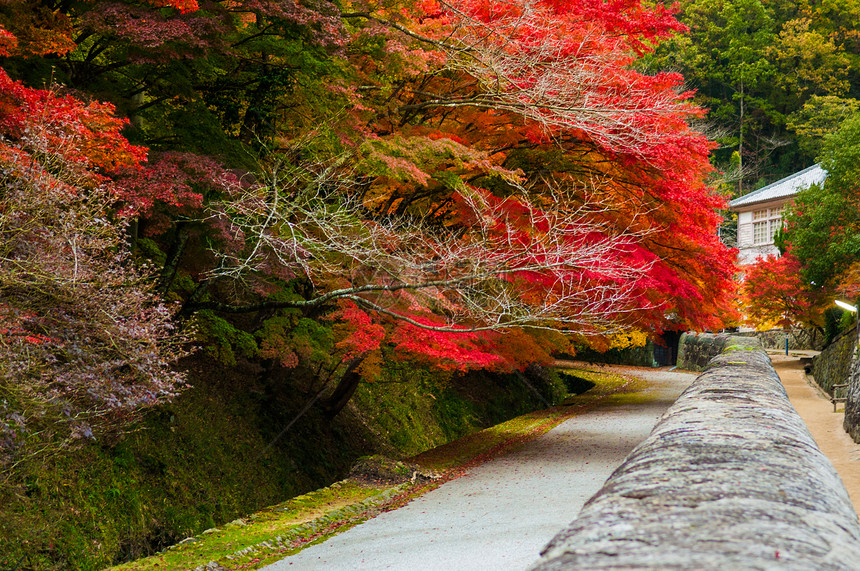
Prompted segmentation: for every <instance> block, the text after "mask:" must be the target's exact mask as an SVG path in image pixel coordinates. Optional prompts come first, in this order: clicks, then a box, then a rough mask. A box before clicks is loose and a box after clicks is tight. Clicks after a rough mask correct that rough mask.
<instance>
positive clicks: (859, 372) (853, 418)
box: [842, 337, 860, 442]
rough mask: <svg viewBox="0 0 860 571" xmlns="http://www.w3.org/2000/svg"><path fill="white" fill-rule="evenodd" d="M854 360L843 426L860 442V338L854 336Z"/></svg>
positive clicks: (850, 371) (850, 373)
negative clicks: (859, 348)
mask: <svg viewBox="0 0 860 571" xmlns="http://www.w3.org/2000/svg"><path fill="white" fill-rule="evenodd" d="M854 340H855V343H854V351H853V361H852V363H851V367H850V370H849V374H848V378H847V381H848V394H847V395H846V396H847V400H846V401H845V420H844V421H843V424H842V426H843V427H844V428H845V432H847V433H848V434H850V435H851V438H853V439H854V442H860V356H858V355H857V346H858V344H860V340H858V338H857V337H855V338H854Z"/></svg>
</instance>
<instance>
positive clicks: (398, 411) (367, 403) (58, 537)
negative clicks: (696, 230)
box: [0, 356, 565, 570]
mask: <svg viewBox="0 0 860 571" xmlns="http://www.w3.org/2000/svg"><path fill="white" fill-rule="evenodd" d="M186 366H187V367H188V368H189V370H190V372H191V379H192V382H193V384H194V386H193V388H191V389H189V390H188V391H186V392H185V393H184V394H182V395H181V397H180V398H179V399H178V400H177V401H176V402H174V403H173V404H171V405H169V406H165V407H163V408H160V409H158V410H156V411H152V412H151V413H150V414H149V415H148V416H147V417H146V418H145V419H144V421H143V422H142V423H141V424H140V425H139V427H138V430H136V431H134V432H132V433H130V434H128V435H126V436H125V437H124V438H122V439H120V440H117V441H116V442H91V443H86V444H84V445H82V446H80V447H78V448H77V449H75V450H73V451H67V452H63V453H61V454H54V455H52V456H50V457H41V458H32V459H30V460H27V461H24V462H22V463H21V464H20V465H18V466H17V467H16V468H15V469H14V471H13V472H12V473H11V474H6V475H4V480H3V482H2V485H0V569H6V568H16V566H19V567H17V568H18V569H21V570H24V569H100V568H104V567H107V566H110V565H115V564H118V563H121V562H123V561H130V560H133V559H137V558H141V557H145V556H147V555H151V554H153V553H155V552H158V551H161V550H163V549H164V548H166V547H167V546H169V545H173V544H175V543H177V542H179V541H181V540H183V539H184V538H187V537H189V536H194V535H196V534H200V533H202V532H203V531H204V530H207V529H210V528H213V527H216V526H221V525H222V524H224V523H225V522H230V521H234V520H237V519H238V518H242V517H243V516H247V515H248V514H252V513H255V512H258V511H259V510H261V509H263V508H265V507H266V506H273V505H279V503H281V502H283V501H284V499H285V498H293V497H296V496H300V495H301V494H305V493H307V492H309V491H311V490H316V489H318V488H321V487H324V486H326V485H328V484H330V483H331V482H336V481H338V480H341V479H342V478H344V477H345V476H346V474H347V472H348V470H349V468H350V466H351V465H352V464H353V462H354V461H355V460H356V459H357V458H358V457H360V456H364V455H368V454H376V453H382V454H386V455H389V456H393V457H396V458H405V457H410V456H415V455H417V454H419V453H421V452H424V451H426V450H429V449H432V448H434V447H437V446H439V445H441V444H444V443H446V442H450V441H452V440H454V439H456V438H458V437H461V436H463V435H466V434H470V433H473V432H475V431H478V430H480V429H482V428H485V427H489V426H493V425H497V424H499V423H501V422H504V421H506V420H508V419H511V418H512V417H517V416H519V415H522V414H525V413H528V412H530V411H534V410H537V409H542V408H545V406H546V405H545V402H546V401H550V402H557V401H558V400H559V399H560V398H562V397H563V395H564V393H565V389H564V386H563V383H562V381H561V380H560V378H559V377H558V376H557V375H556V374H554V373H551V374H539V375H535V374H532V375H527V376H522V375H488V374H470V375H451V374H449V375H444V376H440V375H438V374H433V373H431V372H429V371H427V370H425V369H422V368H421V367H416V366H408V365H407V364H401V365H398V368H392V369H391V370H387V371H386V374H385V375H384V376H383V377H382V379H381V380H380V381H379V382H375V383H365V384H362V385H361V386H360V387H359V389H358V391H357V392H356V394H355V396H354V397H353V402H352V403H351V404H350V405H349V407H348V408H347V409H345V410H344V411H343V412H342V413H341V414H340V415H338V416H336V417H335V418H333V419H332V418H328V417H326V416H325V415H324V414H323V413H322V411H320V410H317V408H316V407H311V408H310V409H309V411H308V412H307V413H306V414H304V415H303V416H301V418H299V419H298V420H295V419H296V416H297V414H298V413H299V411H301V409H302V408H303V407H304V405H305V404H306V403H307V402H308V400H309V399H310V398H311V395H310V394H308V393H306V392H303V391H302V387H300V386H297V385H296V384H294V383H291V382H290V380H289V379H288V378H284V377H283V376H273V375H270V374H268V373H267V372H266V371H265V370H263V369H261V368H260V367H259V366H255V365H252V364H247V363H246V364H240V365H237V366H236V367H232V368H225V367H223V366H220V365H219V366H217V367H216V366H214V364H213V363H212V362H211V361H209V360H207V359H206V358H204V357H201V356H198V357H195V358H193V359H191V360H189V361H188V362H187V363H186ZM538 395H540V397H539V396H538ZM288 425H290V428H289V430H287V431H286V432H284V433H283V434H282V431H283V429H284V428H285V427H287V426H288ZM469 454H472V452H471V451H470V452H469V453H468V454H467V455H469ZM371 492H372V493H371V495H373V494H375V493H376V492H375V491H373V490H371ZM364 493H370V492H356V495H355V497H354V498H353V497H351V498H349V501H348V502H347V503H350V502H352V501H353V500H354V499H355V498H361V496H362V494H364ZM338 494H342V492H338ZM243 533H244V531H243ZM204 562H205V561H204Z"/></svg>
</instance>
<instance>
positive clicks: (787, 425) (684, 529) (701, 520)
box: [532, 339, 860, 571]
mask: <svg viewBox="0 0 860 571" xmlns="http://www.w3.org/2000/svg"><path fill="white" fill-rule="evenodd" d="M730 341H731V342H732V343H733V342H734V339H731V340H730ZM725 344H726V345H729V346H730V349H729V351H727V352H726V353H724V354H722V355H720V356H718V357H716V358H715V359H713V360H712V361H711V363H710V365H709V366H708V368H707V371H706V372H705V373H703V374H702V375H700V376H699V378H698V379H697V380H696V381H695V382H694V383H693V384H692V385H691V386H690V388H688V389H687V390H686V391H685V392H684V394H683V395H681V397H680V398H679V399H678V400H677V402H676V403H675V404H674V405H672V407H671V408H670V409H669V411H667V413H666V414H665V415H664V416H663V418H662V419H661V420H660V422H659V423H658V424H657V426H656V427H655V428H654V430H653V432H652V433H651V435H650V436H649V437H648V438H647V439H646V440H645V441H644V442H642V443H641V444H640V445H639V446H637V447H636V449H634V450H633V452H631V453H630V455H629V456H628V457H627V459H626V460H625V461H624V463H623V464H622V465H621V466H620V467H619V468H618V469H617V470H616V471H615V473H613V475H612V476H611V477H610V478H609V480H607V482H606V484H605V485H604V486H603V488H602V489H601V490H600V491H599V492H598V493H597V494H596V495H595V496H594V497H593V498H592V499H591V500H589V502H588V503H587V504H586V505H585V507H584V508H583V509H582V511H581V513H580V514H579V517H578V518H577V519H576V520H575V521H574V522H573V523H572V524H571V525H570V526H569V527H568V528H567V529H566V530H564V531H562V532H561V533H559V534H558V535H557V536H556V537H555V538H554V539H553V540H552V541H551V542H550V543H549V545H548V546H547V547H546V548H545V550H544V552H543V553H542V558H541V560H540V561H538V563H537V564H536V565H535V566H534V567H533V568H532V569H535V570H541V571H548V570H551V569H720V568H723V569H775V568H787V569H810V570H811V569H815V570H820V569H845V570H849V569H857V566H858V562H860V525H858V521H857V514H856V513H855V511H854V508H853V507H852V505H851V501H850V500H849V498H848V494H847V492H846V491H845V487H844V486H843V484H842V481H841V480H840V479H839V476H838V475H837V474H836V471H835V470H834V468H833V466H832V464H831V463H830V461H829V460H828V459H827V458H826V457H825V456H824V455H823V454H822V453H821V451H820V450H819V449H818V447H817V446H816V444H815V441H814V440H813V439H812V436H811V435H810V434H809V431H808V430H807V428H806V426H805V424H804V423H803V421H802V420H801V419H800V417H799V416H798V415H797V412H796V411H795V410H794V408H793V407H792V406H791V404H790V403H789V402H788V398H787V396H786V394H785V390H784V389H783V387H782V384H781V383H780V381H779V377H778V376H777V374H776V372H775V371H774V370H773V367H772V366H771V364H770V359H769V358H768V357H767V355H766V354H765V353H764V351H761V350H748V349H747V350H743V349H738V348H736V347H731V344H730V343H729V340H727V341H726V343H725Z"/></svg>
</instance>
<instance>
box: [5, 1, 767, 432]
mask: <svg viewBox="0 0 860 571" xmlns="http://www.w3.org/2000/svg"><path fill="white" fill-rule="evenodd" d="M0 25H2V27H3V28H4V30H5V31H4V34H3V37H2V38H0V39H2V40H3V41H4V42H5V43H4V49H5V50H6V54H7V55H6V57H5V58H4V60H3V62H2V63H3V69H4V70H6V71H5V72H4V74H3V76H2V78H4V79H3V82H2V84H0V95H2V107H0V115H2V117H0V120H2V121H0V122H2V128H3V133H2V134H3V136H4V137H5V139H4V145H5V146H4V149H5V151H4V152H5V153H6V154H7V155H8V157H10V158H8V159H7V160H8V161H12V160H13V158H14V160H17V161H19V162H20V163H21V164H22V165H25V166H26V167H27V168H28V169H31V170H30V171H27V172H26V173H23V170H22V174H20V175H18V174H15V175H14V177H15V178H14V179H9V181H10V182H8V183H7V186H8V190H7V191H6V192H5V194H4V195H3V201H4V202H3V204H2V209H3V211H4V212H9V211H11V209H13V208H18V207H17V206H16V204H18V203H17V202H15V201H19V202H20V201H23V202H25V203H28V204H29V206H28V208H29V210H27V212H34V215H33V216H34V218H32V220H36V221H39V222H38V223H33V224H30V225H25V227H23V229H20V230H19V229H18V226H15V224H16V223H14V222H13V219H12V218H9V217H6V218H3V219H2V221H0V225H2V226H0V231H2V233H3V235H4V236H7V235H9V236H18V237H19V239H17V240H18V241H17V242H14V244H15V245H13V246H10V247H9V248H8V249H7V253H6V254H5V257H4V258H3V260H2V264H3V269H4V273H8V274H9V275H13V276H15V280H17V281H14V282H13V281H9V280H7V281H3V282H2V283H0V304H2V305H0V307H3V308H5V309H4V311H6V314H5V317H4V319H5V320H6V323H7V325H6V326H5V327H6V329H5V332H4V333H3V340H4V342H5V343H7V345H8V346H10V347H11V345H9V343H10V341H9V340H10V339H12V338H13V337H14V338H15V339H24V340H27V339H28V338H36V339H38V340H39V342H38V343H34V342H32V339H31V340H30V341H27V342H30V343H31V345H24V344H21V343H19V344H18V345H17V347H18V348H21V347H30V348H33V347H38V348H39V350H40V351H42V352H43V353H44V352H45V351H47V353H48V354H47V355H45V354H43V355H42V357H40V358H41V359H42V362H43V363H48V365H46V366H45V367H43V368H42V369H41V370H39V371H36V370H32V369H30V368H28V366H27V365H26V364H25V366H24V367H23V368H21V365H20V363H21V361H22V358H21V357H16V356H15V355H14V354H13V352H11V351H7V352H6V353H5V357H4V358H5V359H6V361H5V363H6V366H8V367H11V368H10V369H9V370H10V371H12V370H15V371H17V372H15V373H14V374H13V375H7V376H6V379H7V380H6V381H5V383H6V384H4V385H2V386H3V390H4V391H9V390H10V389H9V383H11V382H13V379H16V378H17V379H26V383H29V384H31V385H32V386H35V385H33V383H36V382H37V381H36V379H39V381H38V382H48V383H49V384H50V383H54V381H48V380H46V379H56V378H59V377H57V376H56V375H60V374H61V373H60V372H59V371H61V370H62V366H61V365H63V366H65V364H66V363H68V362H72V361H68V358H67V357H65V356H62V355H65V353H67V352H68V351H69V350H70V348H72V347H73V346H74V345H73V342H72V341H70V340H67V339H64V338H61V337H60V336H59V334H58V333H57V331H59V328H61V327H66V326H67V324H62V325H58V326H57V327H53V325H52V324H53V323H54V322H53V320H54V319H55V317H52V315H53V314H52V313H51V310H50V308H51V307H53V306H55V304H57V303H60V302H59V301H57V300H55V299H52V298H48V297H44V296H43V295H42V293H39V295H35V293H34V291H33V287H34V285H35V282H34V280H35V278H34V277H33V276H36V275H38V276H40V279H49V280H54V281H57V280H58V279H59V278H58V277H56V276H54V275H52V274H53V273H56V272H64V274H63V279H64V280H65V281H64V282H62V283H63V284H64V287H66V288H67V289H68V290H69V293H68V296H67V298H66V299H64V300H63V301H62V303H74V300H76V299H79V298H81V297H82V296H83V297H86V298H87V300H88V303H85V304H80V305H78V306H77V308H76V310H75V312H74V320H75V321H74V323H78V324H81V325H80V327H82V328H84V330H86V329H87V328H102V329H100V331H101V333H100V335H103V336H106V337H109V338H111V339H116V338H118V337H122V338H123V339H140V340H142V341H141V344H140V345H139V347H142V348H143V349H135V350H134V351H132V350H131V349H128V350H124V351H123V358H122V359H116V358H112V357H111V356H110V355H109V350H112V349H114V348H110V347H108V346H107V344H102V345H100V344H98V343H97V344H95V345H93V347H95V348H98V350H99V351H101V353H99V355H100V357H98V358H99V359H105V360H104V361H103V362H101V364H100V366H103V367H107V370H110V371H112V373H111V374H114V373H115V374H116V375H119V376H118V377H117V379H118V380H117V381H116V382H112V383H109V384H108V386H106V387H105V388H104V394H106V395H110V396H111V398H113V397H116V398H118V399H119V400H118V401H117V402H144V401H146V399H143V401H141V400H140V399H138V400H135V398H137V397H134V398H132V397H131V396H129V397H128V399H126V400H123V398H125V397H122V398H120V397H119V396H117V394H119V393H121V394H122V395H126V394H128V395H137V394H138V393H139V392H140V391H143V392H144V393H145V394H146V395H148V396H147V398H149V399H150V400H149V401H146V402H157V401H158V399H159V398H160V396H165V397H167V396H169V395H170V394H172V392H173V391H174V390H175V389H176V388H178V387H180V386H181V384H182V379H181V376H177V374H176V373H174V372H173V371H172V370H171V369H170V367H169V366H168V365H169V363H170V362H171V361H174V360H175V358H176V357H177V356H178V355H179V354H181V351H180V350H179V349H178V348H177V345H176V344H177V342H178V341H181V339H178V338H177V337H176V329H175V328H180V329H181V328H182V326H183V325H187V324H189V323H195V324H196V325H195V327H196V330H195V331H196V333H195V334H196V335H198V338H199V340H200V342H201V343H202V345H203V347H204V350H206V351H209V352H210V354H212V355H214V356H217V357H218V358H219V359H221V360H223V361H224V362H225V363H230V362H235V361H236V359H238V358H243V357H250V358H257V359H262V360H265V362H266V363H267V366H270V367H280V368H286V369H299V368H305V369H307V370H309V371H316V372H317V373H319V372H320V371H321V370H323V369H326V368H327V369H328V370H329V373H327V374H325V375H323V374H318V375H317V376H318V377H320V378H322V379H324V380H323V382H322V385H321V387H320V388H319V392H318V393H317V394H326V395H327V402H326V405H327V406H328V407H329V409H330V410H331V411H332V412H336V411H337V410H338V409H339V407H341V406H342V405H343V404H344V403H345V401H346V400H348V398H349V395H350V394H351V393H350V391H351V390H353V388H354V385H355V383H356V382H358V380H360V379H362V378H372V377H373V375H374V369H375V368H377V367H378V366H379V363H380V362H381V360H382V358H383V357H382V354H383V352H385V355H387V357H386V358H391V356H392V355H394V356H395V357H394V358H397V359H414V360H416V361H417V362H421V363H424V364H428V365H430V366H436V367H440V368H448V369H454V370H468V369H480V368H486V369H493V370H514V369H523V368H525V367H526V366H528V364H529V363H530V362H533V361H543V362H547V361H548V360H549V353H550V352H551V351H553V350H560V349H565V350H569V347H568V346H569V344H570V341H569V338H564V337H561V336H560V335H559V332H564V333H567V334H571V335H574V336H575V338H576V339H578V340H580V342H587V343H590V344H592V345H593V346H596V347H601V346H603V347H608V346H609V345H610V344H611V343H612V336H613V335H616V334H619V333H624V332H629V331H630V330H634V329H635V330H639V331H645V332H648V333H651V334H654V333H659V332H661V331H662V330H664V329H669V328H671V329H681V328H696V329H718V328H720V327H721V326H722V324H723V323H724V319H726V318H728V317H730V316H731V315H732V309H731V304H730V299H729V296H730V293H731V291H732V289H733V288H732V287H731V283H732V281H731V280H732V273H733V271H734V267H733V261H732V252H731V251H729V250H728V249H726V248H725V247H724V246H723V245H722V244H721V243H720V242H719V239H718V238H717V234H716V228H717V226H718V224H719V222H720V217H719V215H718V213H717V211H718V210H719V209H720V208H722V207H723V206H724V201H725V199H724V197H723V196H722V195H721V194H720V193H719V192H717V191H715V190H714V189H713V188H712V187H710V186H708V184H707V183H706V179H707V178H708V176H709V175H711V174H712V172H713V168H712V167H711V165H710V163H709V160H708V155H709V152H710V151H711V150H712V148H713V144H712V143H711V142H710V141H709V140H708V138H707V137H706V136H705V135H704V134H703V133H702V132H701V131H700V130H699V129H698V128H697V127H696V125H697V123H698V121H700V119H701V118H702V116H703V110H702V109H701V108H700V107H698V106H697V105H696V104H694V103H693V102H692V101H691V97H692V93H691V92H689V91H686V90H685V89H684V88H683V78H682V77H681V76H680V75H678V74H676V73H668V72H658V73H653V74H646V73H644V72H643V71H641V67H642V66H640V65H638V64H639V62H640V61H641V58H642V57H643V55H645V54H648V53H650V52H651V51H653V49H654V46H656V45H658V44H659V43H660V42H662V41H664V40H666V39H667V38H669V37H670V36H671V35H672V34H675V33H677V32H680V31H682V30H683V29H684V26H683V25H682V24H680V23H679V22H678V21H677V20H676V19H675V17H674V15H673V12H672V10H670V9H667V8H665V7H663V6H662V5H660V4H653V3H647V2H640V1H639V0H620V1H618V2H612V3H609V4H606V3H598V4H595V3H593V2H589V1H586V0H571V1H566V2H546V1H535V0H518V1H517V2H513V3H510V2H506V3H501V2H496V1H494V0H462V1H459V2H455V3H441V2H435V1H433V0H428V1H422V2H417V3H413V2H410V3H406V2H403V3H401V2H396V1H395V2H387V3H381V4H378V3H368V2H364V1H355V2H345V3H343V5H336V4H332V3H327V2H316V1H314V0H306V1H302V2H295V1H293V0H272V1H268V2H260V1H258V0H223V1H212V0H199V1H193V0H150V1H122V0H93V1H88V2H74V1H60V2H51V1H47V0H45V1H43V2H29V1H26V2H25V1H17V0H12V1H10V2H6V3H4V4H3V5H2V6H0ZM742 51H743V50H742ZM743 53H747V52H743ZM738 57H739V58H744V57H746V56H744V55H742V54H741V55H738ZM753 67H754V66H753ZM751 70H752V68H751ZM757 73H758V72H754V71H750V72H749V74H751V75H749V77H747V76H743V77H742V78H740V79H738V81H740V82H743V83H744V85H752V84H753V77H754V76H756V74H757ZM731 81H732V82H734V83H732V85H736V86H737V85H740V84H739V83H738V81H735V80H731ZM99 101H106V103H99ZM107 102H109V103H107ZM126 117H127V118H128V120H126V119H125V118H126ZM34 137H36V139H34ZM37 139H38V140H37ZM34 140H37V142H38V145H36V143H33V142H32V141H34ZM39 145H41V146H39ZM10 164H11V163H10ZM16 168H17V167H16ZM23 168H24V167H21V169H23ZM32 169H36V170H32ZM34 172H38V173H39V174H38V176H40V177H41V176H42V174H44V177H47V178H45V180H49V179H50V181H51V182H50V184H53V185H55V186H54V187H52V188H54V189H56V191H57V192H58V193H59V194H57V193H56V192H55V194H54V195H52V196H56V200H57V201H58V202H56V203H51V204H43V203H42V202H37V201H36V199H35V198H33V197H32V196H31V194H26V193H25V194H21V193H22V192H25V190H26V189H30V188H35V186H33V185H34V184H36V183H35V182H34V179H31V178H30V177H31V176H35V175H32V173H34ZM9 176H13V175H9ZM51 177H53V178H51ZM54 178H56V179H57V182H53V179H54ZM39 180H40V181H41V180H42V179H41V178H40V179H39ZM17 181H20V184H19V182H17ZM39 184H42V182H39ZM40 188H41V187H40ZM12 189H14V190H15V192H12ZM19 189H20V192H19ZM28 201H29V202H28ZM56 212H62V213H64V214H63V215H62V216H61V215H60V214H54V213H56ZM66 214H68V216H66ZM90 228H92V229H93V230H92V231H90V230H89V229H90ZM84 229H87V230H84ZM95 229H99V231H101V232H103V233H104V235H100V236H102V237H101V238H100V239H101V240H102V241H101V242H98V241H95V240H96V238H94V237H93V236H94V234H93V232H94V231H95ZM16 232H18V234H16ZM81 232H83V233H84V234H86V236H83V235H81V236H80V237H78V235H79V233H81ZM34 233H35V234H34ZM35 235H39V236H42V237H41V238H39V240H35V241H34V240H33V239H32V237H33V236H35ZM87 240H89V242H88V241H87ZM24 243H29V244H35V246H31V247H28V248H24V247H23V246H21V244H24ZM41 245H44V247H45V248H48V247H49V246H50V247H51V248H53V249H54V251H57V252H62V253H63V256H64V258H63V261H62V263H61V264H60V265H58V266H57V267H56V268H57V269H56V270H50V268H47V266H46V264H45V261H46V258H45V257H44V256H43V255H42V254H41V253H40V251H39V250H38V247H37V246H41ZM97 246H98V247H97ZM96 249H98V251H99V252H101V254H98V253H97V252H96V251H95V250H96ZM107 253H110V256H107V257H108V258H109V259H105V260H103V259H101V258H99V255H107ZM28 264H29V265H28ZM40 264H41V265H40ZM12 268H17V270H16V272H17V273H16V272H12V271H11V269H12ZM69 273H71V277H69V275H68V274H69ZM46 276H47V277H46ZM4 279H5V278H4ZM103 279H114V280H115V281H113V282H102V281H100V280H103ZM10 280H11V278H10ZM28 280H29V281H28ZM21 284H25V285H21ZM27 284H29V285H27ZM28 288H29V289H28ZM96 290H98V291H100V292H110V295H112V296H113V297H112V298H111V299H113V300H114V301H111V302H104V301H101V300H100V298H99V297H97V296H95V295H92V296H90V294H89V293H87V292H89V291H96ZM22 291H24V292H29V293H25V294H22V293H21V292H22ZM104 295H107V293H104ZM109 303H116V304H117V306H116V309H114V310H112V311H110V312H107V313H108V315H109V317H110V318H111V323H113V324H114V325H118V324H120V323H127V325H126V326H124V327H126V328H127V330H123V331H122V332H114V331H113V330H112V329H111V328H110V327H105V326H103V325H100V324H101V323H102V321H103V320H104V315H103V314H105V311H103V308H104V307H109V306H110V305H109ZM174 307H175V309H174ZM119 316H124V317H119ZM70 319H71V318H70ZM100 320H101V321H100ZM69 323H71V321H69ZM75 327H77V325H76V326H75ZM64 330H65V329H64ZM73 330H74V328H73ZM186 331H189V333H188V335H191V334H192V333H193V331H192V330H190V329H188V328H187V327H186ZM81 335H84V336H85V333H82V334H81ZM36 336H42V337H36ZM136 336H137V337H136ZM34 350H35V349H34ZM135 351H137V352H135ZM141 351H142V352H141ZM147 351H148V352H147ZM23 354H25V355H36V353H35V352H29V353H28V352H24V353H23ZM94 358H95V357H94ZM87 359H89V357H87ZM23 361H25V362H26V358H24V359H23ZM88 362H89V361H88ZM94 363H95V361H94ZM144 363H145V364H146V366H144ZM60 364H61V365H60ZM16 367H17V368H16ZM129 371H133V373H129ZM141 375H142V376H141ZM147 375H148V376H147ZM120 377H121V379H120ZM106 378H113V377H110V376H108V377H106ZM122 379H124V380H122ZM337 379H340V380H341V382H340V383H338V382H337ZM15 382H17V381H15ZM82 382H83V381H82ZM335 385H337V386H335ZM82 386H83V387H84V388H86V389H88V386H87V385H86V384H84V385H82ZM351 387H352V388H351ZM85 392H86V391H85ZM73 393H74V391H72V392H69V393H68V394H69V395H71V394H73ZM74 394H77V393H74ZM86 394H88V395H90V396H92V395H93V394H101V393H99V392H98V391H96V392H95V393H93V392H92V391H89V392H86ZM16 398H17V399H18V400H17V401H15V400H13V401H12V402H23V400H22V399H24V397H16ZM64 398H66V401H64V402H69V403H71V404H70V408H69V410H71V411H72V412H71V413H70V416H75V417H76V418H78V420H79V421H80V422H81V423H84V424H86V421H87V419H91V418H93V414H94V413H93V412H92V411H93V410H96V409H97V408H98V407H95V408H94V405H92V404H91V403H88V402H87V401H86V399H83V400H81V399H77V400H76V399H73V398H71V397H68V398H67V397H64ZM87 398H90V397H87ZM24 400H26V399H24ZM52 402H53V401H52ZM111 402H113V401H111ZM43 404H44V403H43ZM64 406H65V405H64ZM60 408H62V407H60ZM63 410H65V409H63ZM10 414H11V413H10ZM15 414H16V415H18V416H16V417H15V418H16V420H15V421H14V423H13V422H12V421H9V420H7V421H6V424H7V426H8V427H10V428H9V429H8V430H9V431H12V432H16V431H17V433H20V432H21V431H22V430H24V428H23V427H24V426H29V425H28V424H27V423H28V422H31V420H30V419H28V418H24V416H22V415H21V414H20V413H18V412H16V413H15ZM7 418H11V417H9V416H7ZM22 423H23V424H22ZM13 424H14V427H13Z"/></svg>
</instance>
